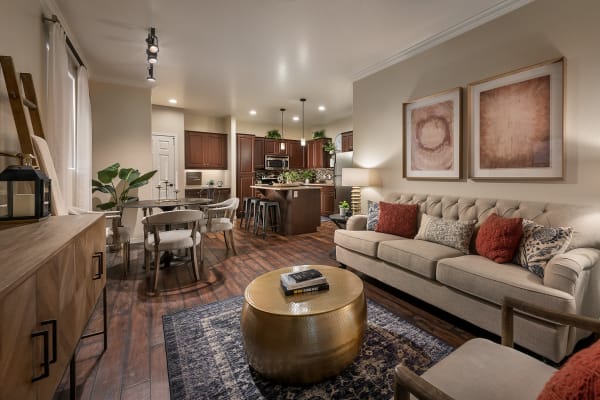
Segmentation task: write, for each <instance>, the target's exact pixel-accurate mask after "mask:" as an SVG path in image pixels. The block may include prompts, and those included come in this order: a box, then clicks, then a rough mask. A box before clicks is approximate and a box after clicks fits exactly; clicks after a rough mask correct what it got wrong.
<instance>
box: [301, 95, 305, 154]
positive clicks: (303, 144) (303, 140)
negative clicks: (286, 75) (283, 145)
mask: <svg viewBox="0 0 600 400" xmlns="http://www.w3.org/2000/svg"><path fill="white" fill-rule="evenodd" d="M300 101H301V102H302V139H300V145H301V146H306V139H304V102H305V101H306V99H300Z"/></svg>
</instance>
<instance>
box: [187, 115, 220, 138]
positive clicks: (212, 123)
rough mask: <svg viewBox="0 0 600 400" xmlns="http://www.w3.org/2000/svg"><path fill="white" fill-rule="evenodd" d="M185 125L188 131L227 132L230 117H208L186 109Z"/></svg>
mask: <svg viewBox="0 0 600 400" xmlns="http://www.w3.org/2000/svg"><path fill="white" fill-rule="evenodd" d="M184 115H185V118H184V126H185V130H186V131H198V132H214V133H226V132H227V131H228V129H229V128H228V126H227V124H228V123H229V118H225V117H223V118H217V117H208V116H206V115H202V114H197V113H194V112H190V111H184Z"/></svg>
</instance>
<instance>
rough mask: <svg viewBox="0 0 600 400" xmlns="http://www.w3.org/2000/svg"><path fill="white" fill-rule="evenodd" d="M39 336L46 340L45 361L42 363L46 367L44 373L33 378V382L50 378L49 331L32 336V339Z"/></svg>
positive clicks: (34, 333)
mask: <svg viewBox="0 0 600 400" xmlns="http://www.w3.org/2000/svg"><path fill="white" fill-rule="evenodd" d="M37 336H42V338H43V340H44V361H43V362H42V366H43V367H44V372H42V374H41V375H39V376H34V377H33V378H31V382H35V381H39V380H40V379H44V378H47V377H49V376H50V360H49V357H48V331H37V332H33V333H32V334H31V337H32V338H35V337H37Z"/></svg>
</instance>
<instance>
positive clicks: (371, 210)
mask: <svg viewBox="0 0 600 400" xmlns="http://www.w3.org/2000/svg"><path fill="white" fill-rule="evenodd" d="M378 222H379V203H377V202H376V201H371V200H369V201H368V202H367V230H368V231H374V230H375V229H376V228H377V223H378Z"/></svg>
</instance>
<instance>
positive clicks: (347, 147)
mask: <svg viewBox="0 0 600 400" xmlns="http://www.w3.org/2000/svg"><path fill="white" fill-rule="evenodd" d="M353 136H354V135H353V134H352V131H349V132H343V133H342V151H353V150H354V147H353Z"/></svg>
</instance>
